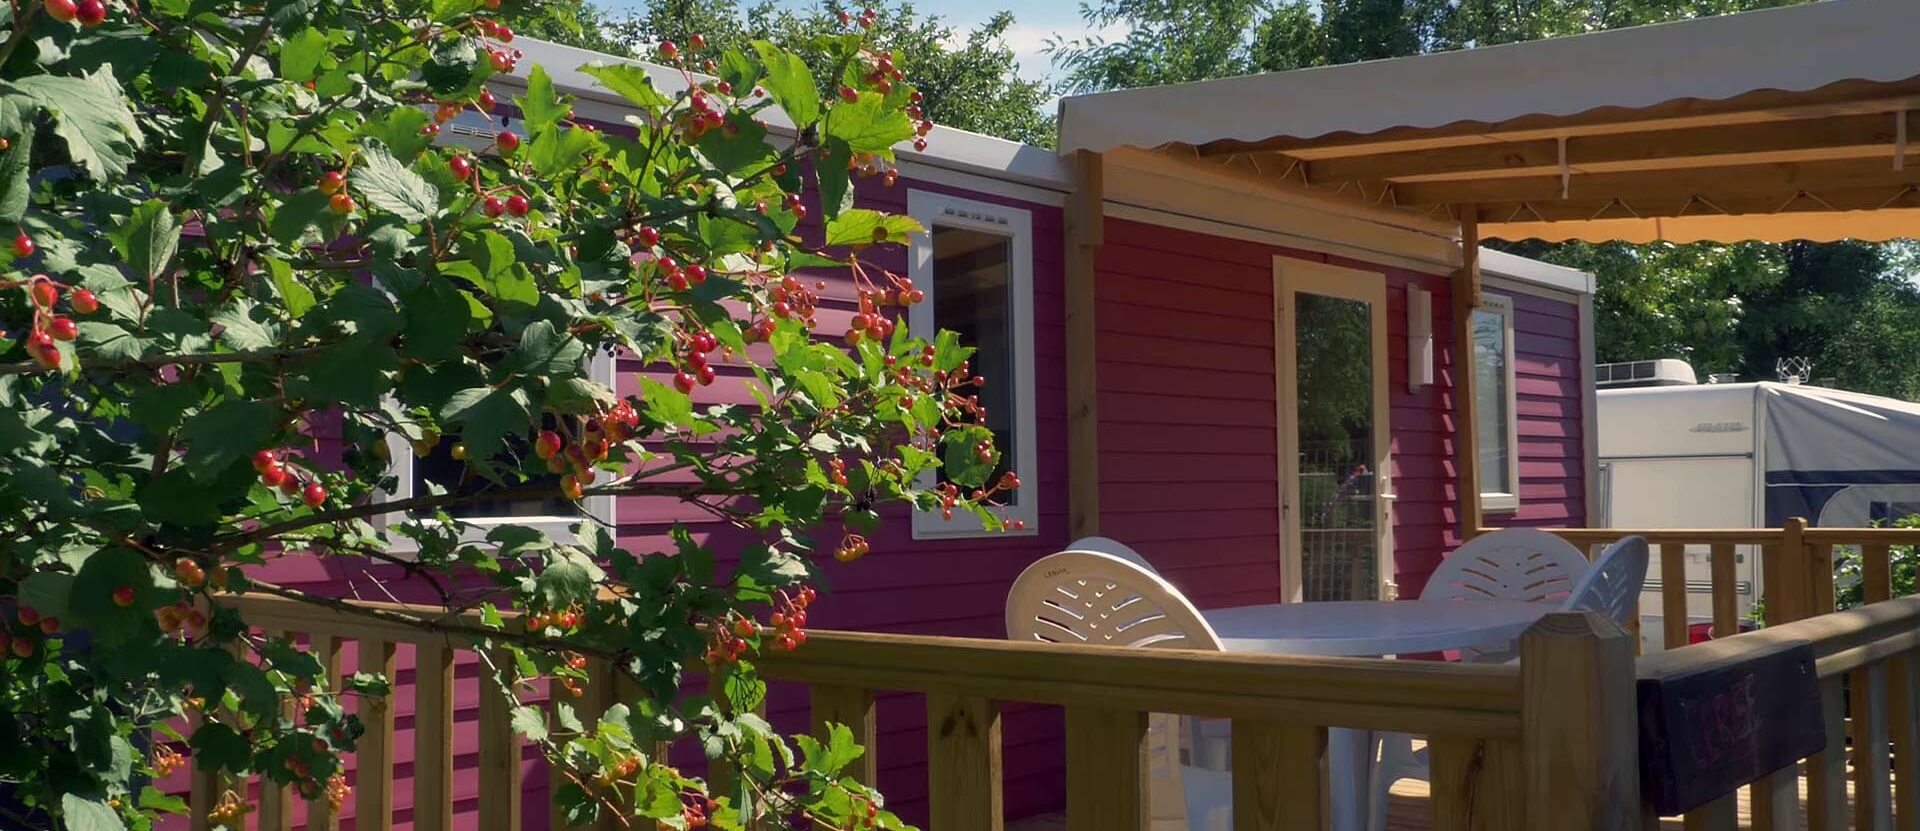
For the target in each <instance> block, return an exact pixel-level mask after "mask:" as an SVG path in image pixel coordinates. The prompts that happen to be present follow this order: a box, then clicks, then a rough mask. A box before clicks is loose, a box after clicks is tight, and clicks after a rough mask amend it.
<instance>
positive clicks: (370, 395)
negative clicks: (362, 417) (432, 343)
mask: <svg viewBox="0 0 1920 831" xmlns="http://www.w3.org/2000/svg"><path fill="white" fill-rule="evenodd" d="M304 365H305V366H306V367H307V373H306V375H305V376H303V377H302V376H296V377H294V378H290V379H288V382H287V389H288V390H289V391H290V392H292V393H294V394H295V395H298V396H300V397H302V398H304V399H306V400H307V403H308V404H309V405H314V404H320V403H333V402H338V403H341V404H350V405H354V406H360V407H371V406H375V405H377V404H379V403H380V396H382V395H385V394H387V391H388V390H389V389H391V388H392V386H393V381H392V378H391V377H390V376H389V373H391V372H394V371H395V370H398V369H399V368H400V356H399V355H398V354H396V353H395V352H394V351H393V347H392V346H390V345H388V344H386V343H381V342H379V341H374V340H364V339H355V340H351V341H347V342H346V343H342V344H338V345H336V346H331V347H328V348H327V349H326V350H325V351H323V352H321V353H320V354H318V355H314V356H312V357H311V358H308V359H307V360H306V361H305V363H304Z"/></svg>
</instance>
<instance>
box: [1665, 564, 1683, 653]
mask: <svg viewBox="0 0 1920 831" xmlns="http://www.w3.org/2000/svg"><path fill="white" fill-rule="evenodd" d="M1660 638H1661V641H1660V642H1661V643H1662V644H1665V645H1666V648H1667V649H1678V648H1680V647H1682V646H1686V645H1687V544H1686V543H1681V542H1663V543H1661V544H1660Z"/></svg>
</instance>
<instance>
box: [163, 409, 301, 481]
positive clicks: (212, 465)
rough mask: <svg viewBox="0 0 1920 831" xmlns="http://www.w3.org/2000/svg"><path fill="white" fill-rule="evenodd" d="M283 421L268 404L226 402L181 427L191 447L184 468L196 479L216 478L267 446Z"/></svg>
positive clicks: (187, 444) (181, 434)
mask: <svg viewBox="0 0 1920 831" xmlns="http://www.w3.org/2000/svg"><path fill="white" fill-rule="evenodd" d="M279 419H280V413H279V412H277V411H276V410H275V409H274V407H273V406H272V405H270V404H267V403H266V402H264V401H242V400H227V401H223V402H221V403H219V404H217V405H215V406H214V407H213V409H210V410H206V411H204V412H202V413H200V414H199V415H196V416H194V417H192V418H190V419H187V423H186V425H185V426H183V427H181V428H180V443H181V444H184V445H186V448H187V450H186V456H185V458H184V460H183V462H182V466H183V467H184V468H185V469H186V470H187V471H188V472H189V473H191V474H192V475H193V478H195V479H198V480H201V481H206V480H208V479H212V478H213V477H215V476H218V475H220V474H221V473H223V472H225V471H226V469H227V468H229V467H231V466H233V465H234V464H236V463H238V462H240V461H241V460H243V459H246V458H248V457H251V456H252V455H253V454H254V451H257V450H259V449H260V448H262V447H264V446H265V445H266V442H267V438H268V437H270V436H272V435H273V431H274V426H275V424H276V423H277V422H278V421H279Z"/></svg>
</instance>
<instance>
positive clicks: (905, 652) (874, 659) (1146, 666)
mask: <svg viewBox="0 0 1920 831" xmlns="http://www.w3.org/2000/svg"><path fill="white" fill-rule="evenodd" d="M758 666H759V668H760V670H761V672H762V674H763V675H765V676H766V677H768V678H770V679H775V680H783V681H799V682H806V683H822V684H840V685H851V686H859V687H865V688H870V689H887V690H906V691H912V692H938V693H942V694H946V695H966V696H979V697H983V698H990V699H993V700H999V701H1027V702H1036V703H1043V704H1059V705H1068V706H1083V707H1096V708H1104V709H1113V710H1131V711H1151V712H1160V713H1183V714H1192V715H1204V716H1212V717H1219V718H1252V719H1262V720H1265V721H1269V722H1272V723H1276V724H1288V725H1295V726H1312V725H1322V726H1345V727H1358V728H1368V729H1375V730H1393V731H1399V732H1413V733H1428V734H1443V735H1462V736H1480V737H1494V738H1506V737H1514V736H1517V735H1519V728H1520V675H1519V670H1518V669H1517V668H1516V667H1510V666H1477V665H1458V664H1444V663H1437V662H1435V663H1425V662H1418V661H1387V660H1374V659H1362V658H1296V657H1284V656H1263V655H1249V654H1230V653H1213V652H1187V651H1176V650H1159V649H1152V650H1140V649H1128V648H1121V647H1092V646H1060V645H1054V644H1039V643H1032V644H1029V643H1013V642H999V641H986V640H976V639H964V638H943V637H919V636H904V635H876V634H864V633H853V632H815V633H813V634H812V635H810V636H809V637H808V639H807V648H806V650H805V651H804V654H799V655H784V654H772V655H767V656H763V657H762V658H761V659H760V660H759V661H758Z"/></svg>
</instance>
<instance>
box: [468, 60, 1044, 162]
mask: <svg viewBox="0 0 1920 831" xmlns="http://www.w3.org/2000/svg"><path fill="white" fill-rule="evenodd" d="M514 46H515V47H516V48H518V49H520V51H521V52H523V53H524V55H525V56H524V57H523V58H522V59H521V61H520V64H519V66H517V67H515V69H514V71H513V73H512V74H511V75H506V76H500V75H496V76H494V77H495V79H497V80H499V81H500V82H502V83H504V84H508V85H511V86H515V87H524V86H526V77H527V74H528V73H530V72H531V71H532V70H533V67H534V66H535V65H539V66H541V67H542V68H544V69H545V70H546V72H547V75H548V76H549V77H551V78H552V79H553V83H554V86H555V87H556V88H558V89H559V90H560V91H562V92H565V93H569V94H572V95H576V96H579V97H582V98H588V99H592V100H596V101H600V102H603V103H607V104H612V105H615V106H627V103H626V101H625V99H622V98H621V97H620V96H618V95H615V94H613V93H611V92H608V91H607V90H606V89H604V88H602V87H600V86H599V84H598V82H597V81H595V80H594V79H593V76H591V75H588V74H587V73H585V72H581V71H580V67H581V66H584V65H586V64H588V63H592V62H594V61H600V62H603V63H620V64H628V65H631V66H638V67H641V68H643V69H645V70H646V71H647V74H648V75H649V76H651V77H652V79H653V84H654V86H655V87H656V88H658V89H659V90H660V91H662V92H664V93H666V94H668V95H673V94H676V93H678V92H680V91H681V90H683V89H685V88H686V80H685V78H684V77H683V76H682V75H681V73H680V70H678V69H675V68H673V67H670V66H664V65H661V64H656V63H650V62H647V61H639V60H634V59H631V58H623V57H620V56H617V55H608V54H605V53H603V52H595V51H592V50H589V49H581V48H578V47H574V46H566V45H563V44H558V43H553V42H551V41H544V40H539V39H537V38H529V37H521V38H515V39H514ZM695 77H696V78H704V77H706V76H702V75H699V74H697V73H696V74H695ZM761 119H762V120H764V121H766V123H767V128H768V129H769V130H770V131H772V132H774V133H775V134H778V135H782V136H791V135H793V129H794V127H793V120H792V119H790V118H788V117H787V114H786V113H785V112H784V111H782V110H781V109H780V108H779V107H777V106H776V107H768V108H767V109H765V110H762V111H761ZM926 139H927V149H926V150H924V151H919V150H915V149H913V143H912V142H911V141H904V142H901V143H899V144H897V145H895V146H894V153H895V154H896V155H898V156H899V157H900V158H902V159H903V160H907V161H912V162H917V163H920V164H926V165H931V166H934V167H941V168H947V169H951V170H959V171H966V172H971V173H984V174H988V175H991V176H994V177H997V178H1004V179H1007V180H1009V181H1014V182H1019V183H1021V184H1026V185H1032V186H1035V187H1040V188H1044V189H1047V190H1057V191H1061V192H1066V191H1070V190H1072V188H1073V177H1072V173H1071V170H1070V169H1069V168H1068V165H1067V162H1066V161H1065V160H1063V159H1061V158H1060V157H1059V156H1058V155H1056V154H1054V153H1053V152H1052V151H1049V150H1047V149H1046V148H1044V147H1035V146H1033V145H1030V144H1023V143H1021V142H1017V141H1008V140H1006V139H1001V138H995V137H993V136H988V135H982V134H980V133H975V132H970V131H967V130H960V129H956V128H953V127H942V126H940V125H938V124H936V125H934V127H933V130H932V132H930V133H928V134H927V136H926Z"/></svg>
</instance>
